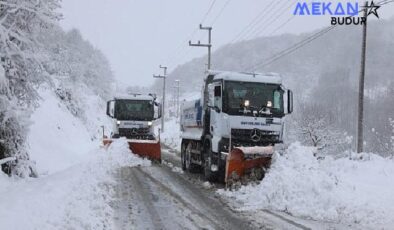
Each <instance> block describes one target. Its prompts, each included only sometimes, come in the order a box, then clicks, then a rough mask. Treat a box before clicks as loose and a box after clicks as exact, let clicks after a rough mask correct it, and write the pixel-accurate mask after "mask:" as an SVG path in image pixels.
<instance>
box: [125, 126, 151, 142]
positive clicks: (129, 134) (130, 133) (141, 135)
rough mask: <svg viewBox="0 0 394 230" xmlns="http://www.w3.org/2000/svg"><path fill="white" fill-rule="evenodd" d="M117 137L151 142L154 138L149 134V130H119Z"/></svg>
mask: <svg viewBox="0 0 394 230" xmlns="http://www.w3.org/2000/svg"><path fill="white" fill-rule="evenodd" d="M119 136H120V137H126V138H129V139H141V140H153V139H154V136H153V135H152V134H151V133H150V129H149V128H132V129H125V128H119Z"/></svg>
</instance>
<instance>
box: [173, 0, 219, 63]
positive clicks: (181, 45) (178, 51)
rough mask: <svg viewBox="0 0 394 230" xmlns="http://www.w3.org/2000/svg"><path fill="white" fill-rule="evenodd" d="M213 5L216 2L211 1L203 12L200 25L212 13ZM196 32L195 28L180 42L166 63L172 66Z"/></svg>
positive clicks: (214, 0)
mask: <svg viewBox="0 0 394 230" xmlns="http://www.w3.org/2000/svg"><path fill="white" fill-rule="evenodd" d="M215 3H216V0H213V1H212V3H211V4H210V5H209V7H208V9H207V11H206V12H205V14H204V16H203V18H202V19H201V20H200V24H203V23H204V21H205V20H206V19H207V17H208V15H209V13H210V12H211V11H212V9H213V7H214V5H215ZM197 31H198V28H195V29H194V30H193V31H192V32H191V33H190V35H189V36H188V37H187V38H186V39H185V40H183V42H181V43H180V44H179V45H178V46H177V48H176V49H175V51H174V52H173V55H172V56H171V57H170V58H169V61H168V63H171V65H172V64H173V63H174V62H175V61H176V60H177V59H176V58H177V57H179V55H178V54H180V53H183V52H184V50H185V45H184V44H185V43H187V42H188V41H189V40H192V39H193V38H194V36H195V35H196V33H197ZM186 47H187V46H186Z"/></svg>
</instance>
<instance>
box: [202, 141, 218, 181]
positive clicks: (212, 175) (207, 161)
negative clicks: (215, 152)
mask: <svg viewBox="0 0 394 230" xmlns="http://www.w3.org/2000/svg"><path fill="white" fill-rule="evenodd" d="M211 159H212V148H211V142H210V141H205V142H204V170H203V171H204V178H205V180H206V181H209V182H216V181H217V179H218V172H212V171H211Z"/></svg>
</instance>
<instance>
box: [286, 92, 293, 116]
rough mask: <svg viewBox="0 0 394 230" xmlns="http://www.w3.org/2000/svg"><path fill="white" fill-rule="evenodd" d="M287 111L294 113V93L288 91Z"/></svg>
mask: <svg viewBox="0 0 394 230" xmlns="http://www.w3.org/2000/svg"><path fill="white" fill-rule="evenodd" d="M287 110H288V113H289V114H290V113H292V112H293V91H291V90H287Z"/></svg>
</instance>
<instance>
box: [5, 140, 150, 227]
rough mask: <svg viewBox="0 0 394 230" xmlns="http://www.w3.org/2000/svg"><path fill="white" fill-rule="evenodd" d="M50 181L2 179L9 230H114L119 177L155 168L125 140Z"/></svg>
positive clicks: (6, 225) (57, 174)
mask: <svg viewBox="0 0 394 230" xmlns="http://www.w3.org/2000/svg"><path fill="white" fill-rule="evenodd" d="M89 155H90V156H91V157H90V159H87V160H86V161H84V162H82V163H80V164H78V165H75V166H73V167H71V168H68V169H67V170H64V171H62V172H58V173H55V174H53V175H50V176H47V177H41V178H38V179H29V180H15V179H12V178H8V177H6V176H5V175H4V174H0V204H1V206H0V222H1V227H2V228H4V229H114V227H115V226H113V220H112V218H113V215H114V214H113V210H112V208H111V206H110V204H111V202H112V201H113V200H112V199H113V198H112V197H113V194H114V191H113V185H114V183H115V181H114V179H113V174H114V173H115V171H116V170H117V169H119V168H120V167H124V166H130V167H131V166H137V165H144V166H147V165H150V161H148V160H143V159H141V158H139V157H137V156H136V155H133V154H131V153H130V150H129V148H128V144H127V142H126V141H125V140H118V141H115V142H114V143H113V144H112V145H111V146H110V147H109V149H108V150H107V151H105V150H104V149H96V150H95V151H93V152H92V153H90V154H89Z"/></svg>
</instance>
